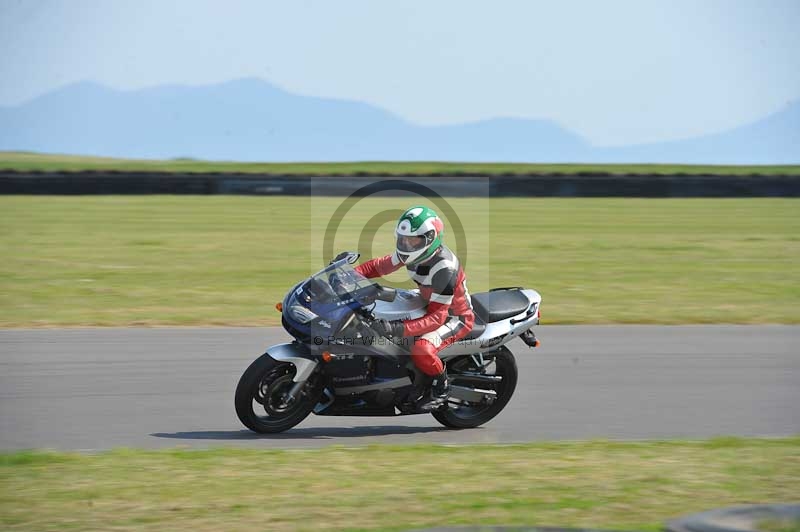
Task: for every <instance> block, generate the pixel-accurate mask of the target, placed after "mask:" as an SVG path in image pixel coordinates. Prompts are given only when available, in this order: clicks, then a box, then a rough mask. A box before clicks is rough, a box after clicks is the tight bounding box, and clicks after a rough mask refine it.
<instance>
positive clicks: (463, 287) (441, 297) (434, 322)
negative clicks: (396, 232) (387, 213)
mask: <svg viewBox="0 0 800 532" xmlns="http://www.w3.org/2000/svg"><path fill="white" fill-rule="evenodd" d="M401 266H403V264H402V263H401V262H400V259H399V258H398V257H397V253H396V252H395V253H392V254H391V255H386V256H385V257H378V258H375V259H372V260H369V261H367V262H365V263H363V264H360V265H359V266H357V267H356V271H357V272H358V273H360V274H361V275H363V276H364V277H369V278H372V277H381V276H383V275H388V274H390V273H392V272H395V271H397V270H399V269H400V267H401ZM406 269H407V270H408V274H409V276H410V277H411V279H412V280H413V281H414V282H415V283H417V286H418V287H419V292H420V295H421V296H422V298H423V299H424V300H425V302H426V303H427V308H426V312H425V315H424V316H422V317H420V318H416V319H411V320H405V321H403V336H406V337H412V338H414V343H413V345H412V346H411V359H412V360H413V361H414V365H415V366H416V367H417V368H418V369H419V370H420V371H421V372H422V373H424V374H426V375H428V376H431V377H433V376H436V375H439V374H441V373H442V371H443V370H444V365H443V364H442V361H441V359H440V358H439V356H438V353H439V351H441V350H442V349H444V348H445V347H447V346H448V345H450V344H452V343H453V342H455V341H456V340H458V339H460V338H463V337H464V336H466V335H467V334H468V333H469V332H470V331H471V330H472V326H473V324H474V322H475V315H474V314H473V313H472V301H471V300H470V297H469V292H468V291H467V279H466V276H465V275H464V270H463V269H462V268H461V264H460V263H459V261H458V258H457V257H456V256H455V255H454V254H453V252H452V251H450V249H448V248H447V247H446V246H444V245H442V246H441V247H439V249H438V250H437V251H436V252H435V253H434V254H433V255H431V256H430V257H429V258H427V259H425V260H424V261H422V262H420V263H419V264H415V265H413V266H409V265H407V266H406Z"/></svg>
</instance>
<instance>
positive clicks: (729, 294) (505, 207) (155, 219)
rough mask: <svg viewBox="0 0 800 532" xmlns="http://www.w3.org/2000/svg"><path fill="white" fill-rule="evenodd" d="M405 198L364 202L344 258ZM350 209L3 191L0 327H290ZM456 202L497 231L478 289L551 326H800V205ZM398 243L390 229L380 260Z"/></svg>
mask: <svg viewBox="0 0 800 532" xmlns="http://www.w3.org/2000/svg"><path fill="white" fill-rule="evenodd" d="M404 201H405V200H399V204H398V200H397V199H394V200H389V199H375V200H371V201H370V202H361V203H359V207H363V209H362V210H360V211H359V210H358V209H355V210H354V211H353V215H352V216H351V217H349V218H348V219H347V222H346V223H345V224H343V225H342V229H341V231H340V232H339V233H338V234H337V237H336V246H337V247H336V249H348V248H349V249H353V248H356V247H357V244H358V240H359V231H360V228H361V227H362V226H363V224H364V221H365V220H366V219H367V218H368V216H369V214H370V212H372V211H375V210H381V209H397V208H398V207H399V206H400V207H402V206H404V205H405V203H404ZM338 203H339V200H337V199H319V198H318V199H314V200H309V199H307V198H276V197H237V196H212V197H174V196H155V197H153V196H151V197H141V196H140V197H114V196H107V197H10V196H6V197H0V228H2V232H0V249H2V250H3V252H2V254H3V260H2V262H1V263H0V326H3V327H22V326H76V325H190V324H191V325H201V324H205V325H207V324H211V325H214V324H216V325H223V324H239V325H273V324H277V323H279V315H278V313H277V312H275V310H274V309H273V306H274V304H275V302H276V301H279V300H280V299H282V297H283V295H284V294H285V292H286V291H287V290H288V289H289V288H290V287H291V286H292V284H293V283H294V282H296V281H298V280H300V279H302V278H304V277H305V276H307V275H308V274H309V273H310V272H311V270H312V269H313V270H315V269H317V266H315V265H313V264H312V263H311V256H312V251H316V250H317V248H316V247H315V246H316V244H314V242H315V241H318V240H319V239H321V238H322V234H321V233H322V230H319V229H312V227H315V228H319V227H320V223H321V221H320V218H321V217H322V218H324V216H325V212H324V211H325V209H333V208H334V207H335V206H336V205H338ZM451 203H452V205H453V206H454V207H455V209H456V210H457V211H458V212H460V213H462V218H465V219H467V218H468V223H472V224H473V225H472V227H473V228H475V227H476V224H477V223H478V222H480V221H481V220H483V221H484V223H483V224H482V225H483V226H484V227H483V229H482V232H481V231H477V230H475V229H471V230H470V231H468V232H470V234H471V235H472V236H473V238H474V239H473V242H472V243H471V245H470V248H469V250H470V252H469V258H470V260H469V263H468V266H467V269H468V274H469V279H470V285H469V286H470V290H471V292H473V293H475V292H479V291H483V290H487V289H488V288H490V287H492V286H508V285H520V284H521V285H524V286H528V287H533V288H536V289H538V290H539V291H540V292H541V293H542V295H543V298H544V302H543V305H542V318H543V323H800V306H798V301H800V268H798V264H800V201H798V200H791V199H730V200H706V199H687V200H671V199H665V200H647V199H513V200H506V199H496V200H470V199H459V200H454V201H453V202H451ZM312 210H313V211H314V212H313V215H312V212H311V211H312ZM463 213H467V214H468V216H463ZM309 220H312V221H309ZM486 223H488V224H489V226H488V227H485V225H486ZM322 227H324V225H323V226H322ZM453 240H454V239H453V237H452V235H450V237H449V240H448V242H450V243H451V244H452V242H453ZM391 246H392V231H391V226H390V225H385V226H383V227H382V228H381V230H380V231H379V237H378V238H376V239H375V242H374V249H375V250H376V251H375V253H378V252H379V251H380V252H389V251H390V250H391ZM487 249H488V253H487V252H486V251H485V250H487ZM315 264H316V263H315ZM396 275H401V278H402V276H403V274H402V273H399V274H396Z"/></svg>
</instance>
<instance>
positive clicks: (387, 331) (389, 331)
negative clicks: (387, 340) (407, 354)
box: [375, 320, 404, 338]
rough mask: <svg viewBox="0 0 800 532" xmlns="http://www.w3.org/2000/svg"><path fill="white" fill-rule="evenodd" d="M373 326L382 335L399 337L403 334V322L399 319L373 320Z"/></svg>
mask: <svg viewBox="0 0 800 532" xmlns="http://www.w3.org/2000/svg"><path fill="white" fill-rule="evenodd" d="M375 328H376V329H377V330H378V332H379V333H381V334H382V335H383V336H391V337H393V338H400V337H402V336H403V330H404V327H403V322H402V321H400V320H392V321H389V320H375Z"/></svg>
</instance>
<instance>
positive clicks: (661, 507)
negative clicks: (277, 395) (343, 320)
mask: <svg viewBox="0 0 800 532" xmlns="http://www.w3.org/2000/svg"><path fill="white" fill-rule="evenodd" d="M265 443H266V442H265ZM797 493H800V438H797V437H795V438H784V439H775V440H759V439H731V438H726V439H718V440H710V441H706V442H641V443H610V442H587V443H539V444H525V445H511V446H465V447H444V446H430V445H426V446H404V447H395V446H371V447H366V448H350V449H348V448H327V449H322V450H308V451H300V450H291V451H277V450H268V451H261V450H232V449H225V450H198V451H192V450H168V451H135V450H118V451H111V452H104V453H99V454H92V455H84V454H64V453H44V452H24V453H11V454H0V528H2V529H3V530H7V531H12V530H37V531H48V530H53V531H56V530H57V531H59V532H61V531H63V530H192V531H205V530H208V531H217V530H226V531H236V530H243V531H244V530H247V531H250V530H301V529H302V530H344V529H347V530H358V529H385V530H405V529H411V528H420V527H431V526H437V525H439V526H441V525H472V524H478V525H538V526H546V525H551V526H553V525H556V526H568V527H598V528H607V529H618V530H659V529H660V528H661V525H662V524H663V523H664V522H665V521H666V520H668V519H671V518H674V517H677V516H681V515H684V514H687V513H695V512H699V511H703V510H708V509H712V508H716V507H724V506H730V505H739V504H749V503H768V502H785V501H791V500H794V499H796V497H797Z"/></svg>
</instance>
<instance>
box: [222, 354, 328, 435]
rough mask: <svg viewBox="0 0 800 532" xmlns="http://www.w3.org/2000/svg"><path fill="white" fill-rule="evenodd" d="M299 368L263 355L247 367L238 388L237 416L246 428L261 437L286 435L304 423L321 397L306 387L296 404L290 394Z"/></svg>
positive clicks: (309, 386) (309, 387)
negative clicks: (289, 398)
mask: <svg viewBox="0 0 800 532" xmlns="http://www.w3.org/2000/svg"><path fill="white" fill-rule="evenodd" d="M295 372H296V368H295V367H294V365H293V364H290V363H288V362H277V361H275V359H273V358H272V357H271V356H269V355H268V354H264V355H261V357H259V358H258V359H256V360H255V361H254V362H253V363H252V364H250V367H248V368H247V369H246V370H245V372H244V374H242V377H241V378H240V379H239V385H238V386H237V387H236V415H237V416H238V417H239V420H240V421H241V422H242V423H243V424H244V426H245V427H247V428H249V429H250V430H252V431H254V432H258V433H260V434H274V433H277V432H283V431H285V430H289V429H290V428H292V427H294V426H295V425H297V424H298V423H300V422H301V421H303V420H304V419H305V418H306V416H308V414H310V413H311V411H312V410H313V409H314V405H316V404H317V400H318V397H316V396H318V395H319V394H315V393H314V392H313V391H310V389H311V388H312V386H311V385H306V386H305V388H304V389H303V390H301V392H300V393H299V394H298V397H297V398H296V399H295V400H294V401H289V400H288V392H289V390H291V389H292V386H294V384H295V383H294V381H293V380H292V379H293V378H294V375H295Z"/></svg>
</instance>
